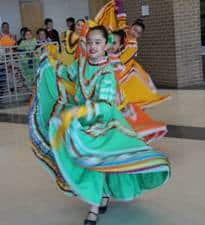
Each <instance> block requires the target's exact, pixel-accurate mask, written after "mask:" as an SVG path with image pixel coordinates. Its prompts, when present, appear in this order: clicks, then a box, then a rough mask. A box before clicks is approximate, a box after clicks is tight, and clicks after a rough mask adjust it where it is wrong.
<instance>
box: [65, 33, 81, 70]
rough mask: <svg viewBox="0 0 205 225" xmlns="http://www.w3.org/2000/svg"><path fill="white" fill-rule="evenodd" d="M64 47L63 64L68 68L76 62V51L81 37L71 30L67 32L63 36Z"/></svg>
mask: <svg viewBox="0 0 205 225" xmlns="http://www.w3.org/2000/svg"><path fill="white" fill-rule="evenodd" d="M61 42H62V45H63V51H62V62H63V64H64V65H66V66H68V65H70V64H72V62H73V61H74V60H75V54H76V49H77V47H78V44H79V35H78V34H77V33H76V32H74V31H71V30H67V31H65V32H63V33H62V35H61Z"/></svg>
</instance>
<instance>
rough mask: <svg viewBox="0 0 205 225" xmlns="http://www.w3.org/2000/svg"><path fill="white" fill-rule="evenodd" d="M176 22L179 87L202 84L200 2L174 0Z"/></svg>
mask: <svg viewBox="0 0 205 225" xmlns="http://www.w3.org/2000/svg"><path fill="white" fill-rule="evenodd" d="M174 21H175V45H176V61H177V74H178V76H177V78H178V87H183V86H190V85H197V84H200V83H201V81H202V79H203V77H202V64H201V44H200V43H201V29H200V1H199V0H174Z"/></svg>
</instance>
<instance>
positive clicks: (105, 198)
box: [99, 197, 110, 214]
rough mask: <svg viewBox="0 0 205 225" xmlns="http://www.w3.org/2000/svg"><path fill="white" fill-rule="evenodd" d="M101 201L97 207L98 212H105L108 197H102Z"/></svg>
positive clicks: (108, 200)
mask: <svg viewBox="0 0 205 225" xmlns="http://www.w3.org/2000/svg"><path fill="white" fill-rule="evenodd" d="M102 202H103V205H102V206H100V207H99V214H104V213H106V211H107V208H108V205H109V202H110V198H109V197H103V198H102ZM104 202H105V203H104Z"/></svg>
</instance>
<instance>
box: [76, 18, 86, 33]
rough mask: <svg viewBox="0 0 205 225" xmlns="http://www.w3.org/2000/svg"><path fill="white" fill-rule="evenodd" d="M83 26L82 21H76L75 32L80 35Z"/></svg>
mask: <svg viewBox="0 0 205 225" xmlns="http://www.w3.org/2000/svg"><path fill="white" fill-rule="evenodd" d="M83 25H84V22H83V21H81V20H79V21H77V22H76V24H75V32H77V33H78V34H80V33H81V31H82V28H83Z"/></svg>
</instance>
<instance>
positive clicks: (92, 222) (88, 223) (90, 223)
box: [84, 212, 98, 225]
mask: <svg viewBox="0 0 205 225" xmlns="http://www.w3.org/2000/svg"><path fill="white" fill-rule="evenodd" d="M90 214H93V215H94V216H95V217H96V219H95V220H89V219H86V220H84V225H96V224H97V220H98V214H97V213H94V212H89V213H88V217H89V215H90Z"/></svg>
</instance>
